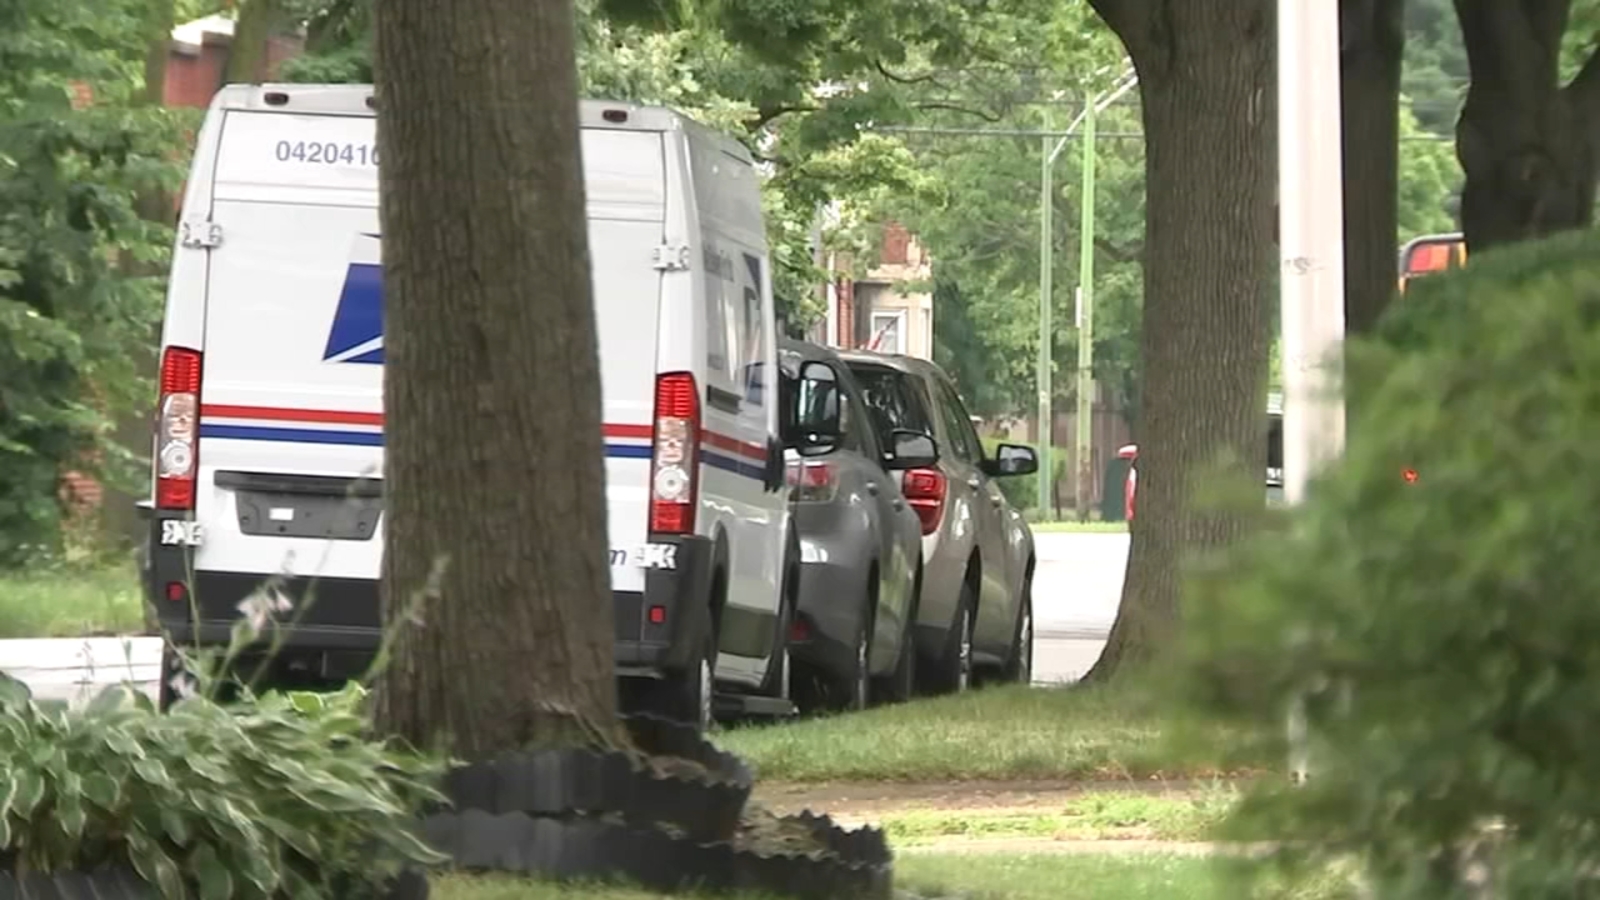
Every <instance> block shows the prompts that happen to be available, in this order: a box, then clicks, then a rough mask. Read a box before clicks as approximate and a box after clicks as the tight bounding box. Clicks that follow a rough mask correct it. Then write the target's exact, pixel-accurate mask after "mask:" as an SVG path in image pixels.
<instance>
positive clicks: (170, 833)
mask: <svg viewBox="0 0 1600 900" xmlns="http://www.w3.org/2000/svg"><path fill="white" fill-rule="evenodd" d="M160 817H161V830H162V831H164V832H166V834H167V837H168V838H169V839H170V840H171V841H172V842H173V843H174V844H177V845H178V846H179V847H187V846H189V836H190V834H191V831H190V828H189V820H188V819H187V818H185V816H184V813H182V812H179V811H178V810H176V809H173V808H172V807H168V806H163V807H162V808H161V812H160Z"/></svg>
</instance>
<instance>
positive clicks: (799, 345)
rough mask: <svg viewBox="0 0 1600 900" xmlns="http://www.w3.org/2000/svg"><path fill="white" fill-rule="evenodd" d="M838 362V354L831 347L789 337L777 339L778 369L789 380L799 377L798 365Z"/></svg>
mask: <svg viewBox="0 0 1600 900" xmlns="http://www.w3.org/2000/svg"><path fill="white" fill-rule="evenodd" d="M838 360H839V354H837V353H835V352H833V348H832V347H824V346H822V345H821V344H813V343H811V342H810V341H801V340H796V339H794V338H791V337H780V338H778V368H779V369H780V370H781V371H782V372H783V373H784V374H785V375H788V376H789V377H790V378H797V377H799V375H800V371H799V369H800V366H799V364H800V363H803V362H838Z"/></svg>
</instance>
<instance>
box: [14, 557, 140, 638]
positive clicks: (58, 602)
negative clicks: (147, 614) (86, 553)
mask: <svg viewBox="0 0 1600 900" xmlns="http://www.w3.org/2000/svg"><path fill="white" fill-rule="evenodd" d="M143 629H144V610H143V601H142V600H141V599H140V596H139V576H138V573H137V572H136V571H135V570H134V567H133V565H132V563H127V564H122V565H109V566H106V565H102V566H83V567H77V566H71V567H69V566H59V567H50V568H47V569H43V570H39V571H33V572H0V638H35V637H37V638H42V637H80V636H84V635H93V634H136V633H139V632H140V631H142V630H143Z"/></svg>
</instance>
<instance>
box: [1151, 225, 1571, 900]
mask: <svg viewBox="0 0 1600 900" xmlns="http://www.w3.org/2000/svg"><path fill="white" fill-rule="evenodd" d="M1397 304H1398V305H1397V308H1396V309H1395V311H1394V313H1393V315H1391V316H1390V317H1389V318H1388V319H1387V320H1386V322H1385V323H1384V326H1383V328H1382V330H1381V333H1380V335H1379V337H1378V339H1376V340H1371V341H1367V342H1362V343H1356V344H1353V345H1352V346H1350V347H1349V348H1348V352H1347V366H1348V372H1347V378H1349V379H1350V380H1351V383H1352V384H1354V385H1357V386H1359V388H1360V391H1359V392H1358V396H1359V397H1360V398H1361V405H1360V406H1359V407H1358V408H1355V409H1352V410H1351V414H1350V435H1351V438H1350V443H1349V445H1348V447H1347V450H1346V454H1345V457H1344V460H1343V461H1342V463H1341V464H1340V465H1339V466H1337V468H1336V469H1335V470H1334V471H1332V472H1331V473H1330V474H1328V475H1327V476H1326V477H1325V478H1323V479H1321V480H1319V481H1318V482H1317V483H1315V484H1314V485H1313V486H1312V488H1311V499H1310V501H1309V502H1308V503H1307V504H1306V505H1305V506H1304V507H1303V508H1301V509H1299V510H1296V511H1295V512H1294V513H1293V514H1292V515H1291V516H1290V517H1289V519H1288V521H1287V523H1286V524H1287V525H1288V527H1286V528H1283V529H1274V530H1272V531H1270V532H1269V533H1263V534H1262V535H1260V536H1259V537H1258V538H1256V539H1255V540H1254V541H1253V542H1250V543H1248V544H1247V545H1246V546H1243V547H1241V548H1238V549H1237V550H1236V552H1234V553H1233V554H1232V555H1231V556H1230V557H1229V558H1228V559H1226V560H1223V561H1221V562H1220V563H1212V564H1210V565H1208V566H1206V567H1203V568H1201V569H1199V570H1197V572H1196V574H1195V577H1194V579H1193V580H1192V582H1191V588H1192V590H1191V591H1190V593H1189V595H1188V600H1187V602H1188V606H1187V607H1186V608H1185V610H1184V622H1185V630H1186V640H1185V646H1184V649H1183V653H1182V657H1183V666H1182V670H1183V674H1184V676H1185V677H1184V678H1183V679H1181V681H1180V682H1179V684H1180V685H1181V690H1182V692H1183V697H1184V699H1185V700H1186V701H1188V703H1189V704H1190V707H1191V709H1194V710H1196V711H1199V712H1201V713H1203V714H1204V715H1206V716H1208V717H1213V718H1216V717H1221V718H1224V719H1227V720H1234V721H1237V722H1239V723H1242V724H1245V725H1247V726H1249V728H1248V729H1246V730H1248V731H1251V732H1253V733H1255V734H1259V735H1264V736H1268V737H1269V738H1274V737H1276V736H1281V735H1284V734H1285V728H1286V711H1287V710H1288V709H1289V708H1290V705H1291V703H1292V702H1293V701H1294V700H1295V699H1296V698H1302V697H1303V698H1306V704H1307V718H1308V728H1307V734H1308V738H1307V740H1306V741H1305V742H1304V743H1303V746H1305V747H1306V748H1307V749H1308V750H1309V753H1310V762H1311V766H1312V777H1311V781H1310V783H1309V785H1308V786H1306V787H1304V788H1301V789H1292V788H1289V787H1288V786H1287V782H1286V780H1280V779H1272V780H1270V783H1269V786H1268V787H1266V788H1264V789H1262V790H1259V791H1257V792H1256V793H1255V794H1254V795H1253V796H1252V797H1251V798H1250V799H1249V800H1248V801H1247V802H1246V803H1245V804H1244V805H1243V807H1242V808H1241V811H1240V813H1239V819H1238V823H1237V824H1238V826H1239V827H1240V828H1241V829H1242V831H1241V833H1249V834H1253V835H1260V834H1262V833H1263V832H1265V833H1270V834H1272V835H1274V836H1276V837H1278V838H1280V839H1283V840H1285V841H1288V842H1290V844H1292V845H1293V846H1294V847H1295V848H1296V850H1295V853H1294V857H1292V858H1293V859H1295V860H1296V861H1298V862H1300V863H1305V864H1309V865H1313V866H1315V867H1318V868H1322V867H1324V866H1325V865H1326V864H1327V863H1329V862H1330V861H1332V860H1335V859H1345V860H1348V859H1349V858H1351V857H1353V858H1355V859H1356V860H1357V861H1358V862H1360V863H1361V866H1360V868H1361V870H1362V871H1363V872H1364V873H1365V875H1366V878H1367V879H1368V881H1369V883H1370V886H1371V888H1372V889H1373V894H1372V895H1373V896H1379V897H1385V898H1422V897H1451V896H1468V895H1471V896H1505V897H1516V898H1519V900H1530V898H1545V897H1549V898H1555V897H1574V896H1587V895H1588V894H1589V893H1593V892H1595V890H1596V888H1600V882H1596V881H1595V878H1596V875H1597V869H1596V867H1595V866H1594V864H1593V861H1594V860H1596V859H1600V752H1597V750H1600V239H1597V237H1596V235H1595V234H1593V233H1582V234H1574V235H1567V236H1563V237H1560V238H1556V239H1552V240H1549V241H1545V242H1542V243H1540V244H1537V245H1532V246H1525V247H1514V248H1509V249H1506V250H1503V251H1498V252H1490V253H1485V254H1479V255H1475V256H1474V257H1473V259H1472V263H1471V265H1470V266H1469V267H1468V268H1467V269H1466V270H1464V271H1463V272H1461V273H1459V274H1450V275H1440V276H1435V277H1434V278H1431V279H1427V280H1425V281H1423V282H1420V283H1419V284H1418V286H1417V290H1416V291H1414V292H1412V293H1408V295H1407V296H1406V297H1404V298H1403V299H1401V300H1399V301H1397ZM1406 469H1414V470H1415V471H1416V473H1417V475H1418V476H1419V477H1418V478H1417V480H1416V481H1415V483H1409V482H1407V481H1406V480H1404V479H1403V478H1402V476H1401V473H1402V472H1403V471H1404V470H1406ZM1279 740H1281V738H1279ZM1495 824H1498V825H1500V826H1503V828H1501V829H1491V828H1490V826H1491V825H1495ZM1286 858H1290V857H1286ZM1473 861H1476V862H1477V863H1481V864H1482V866H1481V868H1480V867H1479V866H1477V865H1475V864H1474V862H1473ZM1478 875H1481V876H1483V877H1484V878H1485V879H1486V880H1487V884H1486V885H1485V888H1486V890H1485V892H1484V893H1470V894H1469V891H1470V890H1471V889H1472V888H1471V885H1470V881H1471V880H1472V877H1474V876H1478Z"/></svg>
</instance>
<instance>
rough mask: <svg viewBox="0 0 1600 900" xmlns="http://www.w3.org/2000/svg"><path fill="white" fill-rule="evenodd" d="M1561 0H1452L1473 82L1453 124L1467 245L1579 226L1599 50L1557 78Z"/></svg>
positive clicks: (1590, 170) (1589, 211) (1588, 189)
mask: <svg viewBox="0 0 1600 900" xmlns="http://www.w3.org/2000/svg"><path fill="white" fill-rule="evenodd" d="M1569 6H1570V0H1455V7H1456V16H1457V18H1458V19H1459V20H1460V22H1461V35H1462V39H1463V40H1464V41H1465V43H1466V48H1467V62H1468V65H1469V66H1470V68H1471V71H1472V83H1471V86H1470V87H1469V88H1468V90H1467V102H1466V104H1465V106H1464V107H1463V108H1462V110H1461V118H1460V120H1459V121H1458V122H1457V124H1456V155H1457V156H1458V157H1459V158H1460V160H1461V168H1462V169H1463V170H1464V171H1465V172H1466V176H1467V178H1466V183H1465V184H1464V185H1463V187H1462V190H1461V223H1462V230H1463V231H1465V233H1466V237H1467V248H1468V250H1469V251H1470V252H1473V253H1476V252H1480V251H1482V250H1485V249H1488V248H1490V247H1494V246H1497V245H1500V244H1508V243H1514V242H1516V241H1521V240H1526V239H1528V238H1536V237H1542V236H1545V235H1549V234H1553V233H1555V232H1559V231H1566V230H1569V229H1575V228H1586V227H1588V226H1589V224H1590V223H1591V221H1592V220H1593V216H1594V200H1595V176H1596V171H1595V166H1596V162H1597V159H1600V156H1597V152H1596V151H1597V147H1600V134H1597V129H1600V62H1597V59H1600V57H1591V58H1590V59H1589V61H1588V63H1587V64H1586V65H1585V66H1584V68H1583V71H1582V72H1580V73H1579V74H1578V76H1577V77H1576V78H1575V79H1573V81H1572V83H1571V84H1569V85H1567V86H1566V87H1562V85H1561V83H1560V60H1561V37H1562V35H1563V34H1564V33H1565V31H1566V28H1567V13H1568V7H1569Z"/></svg>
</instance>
